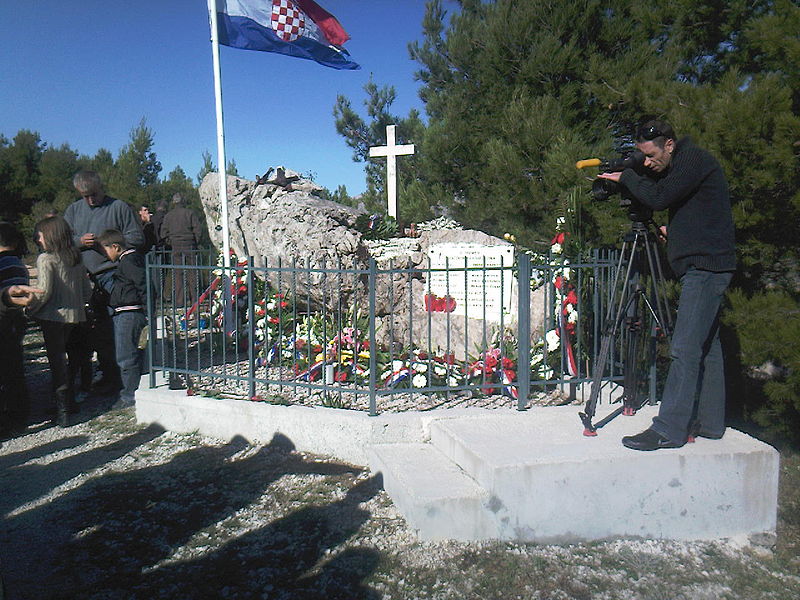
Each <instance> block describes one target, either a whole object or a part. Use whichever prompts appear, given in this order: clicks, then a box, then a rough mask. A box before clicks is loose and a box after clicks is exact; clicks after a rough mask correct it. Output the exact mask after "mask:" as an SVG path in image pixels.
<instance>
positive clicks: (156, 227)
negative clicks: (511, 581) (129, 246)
mask: <svg viewBox="0 0 800 600" xmlns="http://www.w3.org/2000/svg"><path fill="white" fill-rule="evenodd" d="M165 216H167V201H166V200H159V201H158V202H157V203H156V212H154V213H153V216H152V217H150V222H151V223H152V224H153V233H154V234H155V236H156V245H155V248H156V250H167V249H168V248H166V247H165V243H164V236H163V234H162V233H161V226H162V225H163V224H164V217H165Z"/></svg>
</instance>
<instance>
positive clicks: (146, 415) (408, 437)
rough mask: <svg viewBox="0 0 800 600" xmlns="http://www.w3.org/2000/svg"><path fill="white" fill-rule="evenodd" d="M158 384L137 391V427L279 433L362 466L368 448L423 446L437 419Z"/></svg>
mask: <svg viewBox="0 0 800 600" xmlns="http://www.w3.org/2000/svg"><path fill="white" fill-rule="evenodd" d="M156 384H157V386H156V387H155V388H152V389H150V387H149V385H150V382H149V376H145V377H143V378H142V382H141V384H140V387H139V389H138V390H137V391H136V418H137V420H138V421H139V422H140V423H157V424H159V425H161V426H162V427H164V428H165V429H168V430H169V431H176V432H180V433H191V432H195V431H196V432H198V433H200V434H202V435H207V436H209V437H215V438H219V439H225V440H227V439H231V438H233V437H234V436H237V435H240V436H243V437H244V438H246V439H248V440H250V441H253V442H269V441H270V440H271V439H272V438H273V436H274V435H275V434H282V435H285V436H286V437H288V438H289V439H290V440H291V441H292V443H293V444H294V446H295V448H296V449H297V450H299V451H301V452H311V453H314V454H324V455H326V456H332V457H335V458H337V459H339V460H343V461H346V462H348V463H352V464H354V465H362V466H366V465H367V464H368V460H367V447H368V446H370V445H372V444H389V443H395V442H423V441H425V440H426V439H427V438H428V437H429V433H428V427H429V425H430V422H431V421H432V420H434V419H435V418H441V415H438V416H437V415H435V414H434V413H433V412H428V413H399V414H384V415H379V416H376V417H370V416H369V415H368V414H367V413H365V412H360V411H354V410H341V409H334V408H325V407H308V406H277V405H273V404H267V403H264V402H251V401H247V400H220V399H216V398H207V397H204V396H187V395H186V392H185V391H184V390H170V389H169V388H168V387H167V384H166V382H165V381H164V380H163V378H162V377H161V374H159V375H158V376H157V379H156ZM486 412H490V411H486ZM447 413H448V418H453V417H456V416H459V415H463V414H465V412H464V410H463V409H461V410H459V409H456V410H452V411H447Z"/></svg>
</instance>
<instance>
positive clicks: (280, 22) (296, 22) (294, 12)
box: [270, 0, 306, 42]
mask: <svg viewBox="0 0 800 600" xmlns="http://www.w3.org/2000/svg"><path fill="white" fill-rule="evenodd" d="M270 25H272V29H274V30H275V33H276V34H277V36H278V37H279V38H281V39H282V40H283V41H284V42H293V41H295V40H296V39H297V38H299V37H300V36H301V35H303V31H304V30H305V27H306V16H305V14H304V13H303V11H301V10H300V9H299V8H297V6H295V4H294V2H292V0H272V21H271V22H270Z"/></svg>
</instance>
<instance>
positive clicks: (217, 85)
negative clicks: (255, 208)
mask: <svg viewBox="0 0 800 600" xmlns="http://www.w3.org/2000/svg"><path fill="white" fill-rule="evenodd" d="M208 6H209V12H210V13H211V54H212V55H213V57H214V100H215V102H216V112H217V161H218V162H217V164H218V165H219V169H218V175H219V177H218V178H217V179H218V181H219V201H220V204H221V209H222V215H221V219H222V261H223V266H225V267H226V268H227V267H230V266H231V246H230V231H229V226H228V177H227V174H226V165H227V162H226V161H225V126H224V125H223V118H222V76H221V71H220V64H219V29H218V28H217V0H209V2H208Z"/></svg>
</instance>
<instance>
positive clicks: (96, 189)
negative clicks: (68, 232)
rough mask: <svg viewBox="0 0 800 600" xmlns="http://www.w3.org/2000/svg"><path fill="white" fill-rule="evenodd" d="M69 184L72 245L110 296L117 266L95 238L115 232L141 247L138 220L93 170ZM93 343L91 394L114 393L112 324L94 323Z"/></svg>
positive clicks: (66, 215)
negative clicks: (73, 196) (95, 374)
mask: <svg viewBox="0 0 800 600" xmlns="http://www.w3.org/2000/svg"><path fill="white" fill-rule="evenodd" d="M72 184H73V186H74V187H75V189H76V190H77V191H78V193H79V194H80V195H81V198H80V199H79V200H76V201H75V202H73V203H72V204H71V205H70V206H69V207H67V210H66V211H65V212H64V219H65V220H66V221H67V223H68V224H69V226H70V227H71V228H72V231H73V234H74V242H75V245H76V246H77V247H78V249H79V250H80V255H81V260H82V261H83V264H84V265H85V266H86V269H87V270H88V271H89V275H90V277H91V279H92V281H93V283H94V284H95V286H98V287H101V288H102V289H103V290H104V291H105V292H106V293H107V294H110V293H111V288H112V287H113V285H114V270H115V269H116V265H115V264H114V263H113V262H112V261H110V260H109V259H108V257H107V256H106V255H105V253H104V252H103V249H102V247H101V246H100V245H99V244H98V243H97V236H98V235H100V234H101V233H102V232H104V231H105V230H106V229H117V230H119V231H121V232H122V234H123V235H124V236H125V243H126V244H127V245H128V246H129V247H131V248H139V247H141V246H142V245H143V244H144V234H143V233H142V227H141V225H140V223H139V218H138V217H137V215H136V214H134V212H133V211H132V210H131V209H130V207H129V206H128V205H127V204H125V203H124V202H122V201H121V200H117V199H116V198H112V197H111V196H108V195H107V194H106V193H105V188H104V186H103V181H102V179H101V178H100V176H99V175H98V174H97V173H95V172H94V171H80V172H78V173H76V174H75V177H74V178H73V180H72ZM96 297H97V298H103V299H104V298H105V297H106V296H104V295H103V294H96ZM93 342H94V348H93V349H94V350H95V351H96V352H97V360H98V363H99V366H100V370H101V371H102V377H101V378H100V379H99V380H98V381H96V382H95V383H94V384H93V385H92V391H94V392H96V393H98V394H113V393H116V392H117V391H118V390H119V388H120V377H119V369H118V368H117V361H116V358H115V356H114V330H113V321H112V320H111V319H110V318H109V319H105V320H102V319H98V320H97V323H96V325H95V328H94V338H93Z"/></svg>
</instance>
